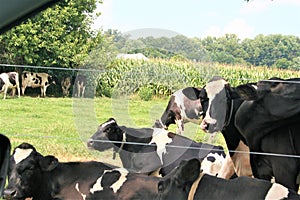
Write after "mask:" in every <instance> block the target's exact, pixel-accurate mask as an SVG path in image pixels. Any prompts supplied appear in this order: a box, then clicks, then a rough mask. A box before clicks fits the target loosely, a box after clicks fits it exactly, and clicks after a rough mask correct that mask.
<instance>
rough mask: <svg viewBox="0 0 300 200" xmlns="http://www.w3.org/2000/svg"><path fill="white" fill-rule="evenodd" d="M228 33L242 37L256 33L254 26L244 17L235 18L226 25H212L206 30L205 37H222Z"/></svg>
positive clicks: (248, 36)
mask: <svg viewBox="0 0 300 200" xmlns="http://www.w3.org/2000/svg"><path fill="white" fill-rule="evenodd" d="M226 33H229V34H236V35H237V36H238V37H239V38H240V39H245V38H250V37H252V36H253V35H252V34H253V33H254V28H253V27H251V26H250V25H248V24H247V23H246V21H245V20H243V19H234V20H233V21H231V22H229V23H228V24H226V25H225V26H224V27H218V26H211V27H209V28H208V29H207V31H205V32H204V34H203V37H206V36H214V37H221V36H223V35H225V34H226Z"/></svg>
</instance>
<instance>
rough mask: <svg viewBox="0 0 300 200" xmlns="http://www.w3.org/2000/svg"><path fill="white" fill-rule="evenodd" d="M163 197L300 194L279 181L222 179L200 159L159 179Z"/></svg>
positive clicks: (295, 196) (287, 196) (292, 196)
mask: <svg viewBox="0 0 300 200" xmlns="http://www.w3.org/2000/svg"><path fill="white" fill-rule="evenodd" d="M158 192H159V198H158V199H164V200H173V199H199V200H200V199H211V200H213V199H243V200H247V199H249V200H252V199H295V200H299V199H300V196H299V195H298V194H297V193H296V192H295V191H292V190H290V189H288V188H286V187H284V186H282V185H280V184H278V183H270V182H269V181H265V180H260V179H255V178H250V177H238V178H235V179H231V180H225V179H221V178H218V177H215V176H211V175H208V174H204V173H203V172H200V162H199V161H198V160H197V159H192V160H189V161H182V162H181V163H180V165H179V167H177V168H176V169H174V170H173V171H172V172H171V173H170V174H169V175H168V176H167V177H165V179H164V180H162V181H160V182H159V183H158Z"/></svg>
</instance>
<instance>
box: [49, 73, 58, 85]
mask: <svg viewBox="0 0 300 200" xmlns="http://www.w3.org/2000/svg"><path fill="white" fill-rule="evenodd" d="M48 82H49V84H51V83H53V84H54V85H56V84H57V83H59V82H58V78H57V77H56V76H55V75H53V76H51V75H49V76H48Z"/></svg>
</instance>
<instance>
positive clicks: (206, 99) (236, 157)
mask: <svg viewBox="0 0 300 200" xmlns="http://www.w3.org/2000/svg"><path fill="white" fill-rule="evenodd" d="M219 84H221V85H223V87H224V85H225V87H226V90H222V87H221V86H219ZM216 91H219V92H221V94H222V95H223V96H221V94H218V96H217V97H218V98H214V94H215V93H214V92H216ZM227 95H228V96H230V98H225V97H226V96H227ZM245 95H247V96H255V95H256V86H255V85H254V84H245V85H241V86H238V87H237V88H231V87H229V85H228V83H227V82H226V81H225V80H224V79H222V78H221V77H215V78H214V79H212V80H211V81H210V82H209V83H207V84H206V86H205V87H204V88H203V89H202V91H201V94H200V99H201V104H202V107H203V111H204V113H203V115H204V119H203V120H202V123H201V125H200V127H201V128H202V129H204V130H206V131H208V132H210V133H214V132H217V131H221V133H222V135H223V136H224V139H225V142H226V145H227V148H228V150H229V155H230V156H227V157H226V159H225V162H224V165H223V166H222V168H221V170H220V173H219V174H218V176H219V177H221V178H225V179H229V178H230V177H231V176H232V175H233V174H234V172H235V173H236V174H237V175H238V176H250V177H251V176H252V175H253V174H252V169H251V164H250V156H249V154H248V153H243V152H249V151H250V150H249V147H248V145H247V142H246V139H245V138H244V137H243V136H242V135H241V133H240V132H239V130H238V129H237V127H236V126H235V113H236V111H237V110H238V109H239V107H240V105H241V104H242V103H243V101H244V99H243V98H242V96H243V97H244V96H245ZM220 96H221V97H222V98H219V97H220ZM212 105H213V106H214V105H218V106H219V107H218V108H219V109H211V107H212ZM211 116H213V117H214V118H216V117H219V118H220V119H222V120H223V121H222V122H223V123H220V125H219V124H217V123H216V120H211V119H212V117H211ZM212 124H214V126H213V125H212ZM239 152H242V153H239ZM233 166H234V168H232V167H233Z"/></svg>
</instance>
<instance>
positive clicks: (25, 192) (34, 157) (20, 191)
mask: <svg viewBox="0 0 300 200" xmlns="http://www.w3.org/2000/svg"><path fill="white" fill-rule="evenodd" d="M57 165H58V160H57V159H56V158H55V157H53V156H45V157H44V156H42V155H41V154H40V153H38V152H37V151H36V149H35V148H34V147H33V146H32V145H30V144H28V143H23V144H21V145H19V146H17V147H16V148H15V149H14V151H13V154H12V156H11V159H10V164H9V172H8V186H7V187H6V188H5V190H4V196H5V198H8V199H25V198H31V197H32V198H37V199H43V198H44V197H47V194H46V193H45V191H42V189H41V187H42V186H43V185H42V184H43V183H45V182H44V181H43V179H44V178H45V177H43V176H42V175H43V173H44V172H46V171H51V170H53V169H54V168H55V167H56V166H57ZM41 193H42V194H41ZM48 195H49V194H48Z"/></svg>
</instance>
